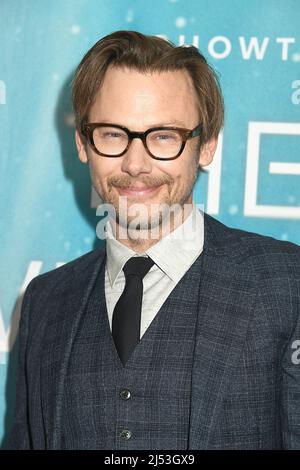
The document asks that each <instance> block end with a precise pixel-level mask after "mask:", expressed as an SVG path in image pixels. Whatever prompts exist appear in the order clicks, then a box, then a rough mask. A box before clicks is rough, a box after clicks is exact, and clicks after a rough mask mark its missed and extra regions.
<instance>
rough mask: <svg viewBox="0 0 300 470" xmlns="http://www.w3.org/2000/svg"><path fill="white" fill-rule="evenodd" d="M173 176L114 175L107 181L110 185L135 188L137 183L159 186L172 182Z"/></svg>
mask: <svg viewBox="0 0 300 470" xmlns="http://www.w3.org/2000/svg"><path fill="white" fill-rule="evenodd" d="M172 182H173V178H172V177H171V176H168V175H164V176H160V177H151V178H150V177H145V176H143V177H139V178H138V179H134V178H131V177H130V176H112V177H111V178H108V180H107V183H108V185H109V186H115V187H116V188H120V189H124V188H131V187H132V188H134V187H135V186H136V184H142V185H143V186H147V187H154V188H156V187H158V186H161V185H163V184H171V183H172Z"/></svg>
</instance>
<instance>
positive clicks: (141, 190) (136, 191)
mask: <svg viewBox="0 0 300 470" xmlns="http://www.w3.org/2000/svg"><path fill="white" fill-rule="evenodd" d="M159 187H160V186H150V187H149V186H145V187H129V188H119V192H120V194H124V195H135V196H143V195H147V194H152V193H154V192H155V191H157V190H158V189H159Z"/></svg>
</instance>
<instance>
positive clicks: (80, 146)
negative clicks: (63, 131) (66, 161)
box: [75, 129, 89, 163]
mask: <svg viewBox="0 0 300 470" xmlns="http://www.w3.org/2000/svg"><path fill="white" fill-rule="evenodd" d="M75 142H76V147H77V152H78V157H79V160H80V161H81V162H82V163H88V161H89V159H88V155H87V152H86V148H85V145H84V143H83V137H82V135H81V134H80V132H79V131H78V129H76V132H75Z"/></svg>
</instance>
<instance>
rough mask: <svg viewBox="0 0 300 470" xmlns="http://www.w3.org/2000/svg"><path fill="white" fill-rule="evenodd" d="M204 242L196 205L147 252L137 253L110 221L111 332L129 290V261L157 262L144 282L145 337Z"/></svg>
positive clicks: (107, 287)
mask: <svg viewBox="0 0 300 470" xmlns="http://www.w3.org/2000/svg"><path fill="white" fill-rule="evenodd" d="M203 240H204V230H203V213H202V212H201V211H200V210H198V208H197V207H196V205H195V204H194V203H193V208H192V211H191V213H190V214H189V215H188V217H187V218H186V219H185V221H184V222H183V223H181V225H179V226H178V227H177V228H176V229H175V230H173V231H172V232H170V233H169V234H167V235H166V236H164V237H163V238H162V239H161V240H159V241H158V242H157V243H155V244H154V245H152V246H151V247H150V248H149V249H148V250H146V251H145V252H144V253H137V252H135V251H134V250H132V249H130V248H128V247H127V246H125V245H123V244H122V243H121V242H119V241H118V240H117V239H116V238H115V237H114V234H113V230H112V227H111V224H110V222H109V221H108V222H107V223H106V253H107V260H106V267H105V296H106V306H107V313H108V319H109V325H110V329H111V327H112V316H113V311H114V307H115V305H116V303H117V301H118V299H119V297H120V295H121V294H122V292H123V290H124V287H125V276H124V272H123V266H124V264H125V263H126V262H127V261H128V259H129V258H131V257H132V256H149V257H150V258H151V259H152V260H153V261H154V263H155V264H154V265H153V266H152V267H151V269H150V271H149V272H148V273H147V274H146V276H145V277H144V279H143V299H142V310H141V331H140V338H141V337H142V336H143V334H144V333H145V331H146V330H147V328H148V326H149V325H150V324H151V322H152V320H153V319H154V318H155V316H156V314H157V313H158V311H159V309H160V308H161V306H162V305H163V303H164V302H165V300H166V299H167V297H168V296H169V295H170V293H171V291H172V290H173V289H174V287H175V286H176V285H177V283H178V282H179V281H180V279H181V278H182V277H183V275H184V274H185V273H186V272H187V271H188V269H189V268H190V267H191V266H192V264H193V263H194V261H195V260H196V259H197V257H198V256H199V255H200V253H201V252H202V250H203Z"/></svg>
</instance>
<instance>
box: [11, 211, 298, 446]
mask: <svg viewBox="0 0 300 470" xmlns="http://www.w3.org/2000/svg"><path fill="white" fill-rule="evenodd" d="M204 230H205V235H204V250H203V253H202V255H201V256H203V263H202V269H201V272H199V276H201V283H200V291H199V311H198V315H199V321H198V324H197V325H198V326H197V332H196V344H195V352H194V361H193V370H192V384H191V386H192V393H191V412H190V413H191V414H190V433H189V435H190V440H189V446H190V449H280V448H285V449H300V321H299V319H300V315H299V313H300V306H299V300H300V248H299V247H298V246H297V245H294V244H292V243H289V242H282V241H277V240H274V239H272V238H270V237H265V236H260V235H257V234H254V233H249V232H245V231H242V230H237V229H232V228H228V227H226V226H225V225H223V224H221V223H220V222H218V221H217V220H215V219H213V218H212V217H210V216H208V215H205V219H204ZM102 262H105V248H104V249H101V250H94V251H92V252H90V253H88V254H86V255H84V256H82V257H80V258H78V259H76V260H74V261H72V262H70V263H67V264H65V265H63V266H62V267H60V268H58V269H55V270H53V271H51V272H48V273H46V274H42V275H40V276H38V277H36V278H34V279H33V280H32V281H31V283H30V284H29V286H28V288H27V290H26V292H25V296H24V299H23V306H22V312H21V321H20V342H19V362H18V370H17V392H16V408H15V418H14V425H13V428H12V431H11V434H10V436H9V440H8V445H7V448H8V449H58V448H59V446H60V436H61V430H62V400H63V394H64V382H65V377H66V370H67V364H68V360H69V357H70V354H72V343H73V341H74V337H75V334H76V330H77V327H78V325H79V320H80V317H81V315H82V313H83V311H84V309H85V306H86V304H87V301H88V298H89V295H90V292H91V289H92V287H93V285H94V282H95V279H96V276H97V273H98V270H99V263H100V264H101V263H102ZM49 329H51V331H52V332H53V331H55V332H57V333H55V336H54V338H53V351H52V352H53V357H52V359H51V361H49V362H47V361H46V362H45V361H44V360H43V361H42V359H41V358H42V352H43V342H44V339H45V337H46V335H47V331H49ZM49 364H50V366H49ZM43 381H44V382H45V381H47V383H48V384H49V387H48V390H47V396H45V391H44V389H45V388H43V387H42V384H43ZM49 397H50V398H49ZM162 400H163V397H162Z"/></svg>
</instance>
